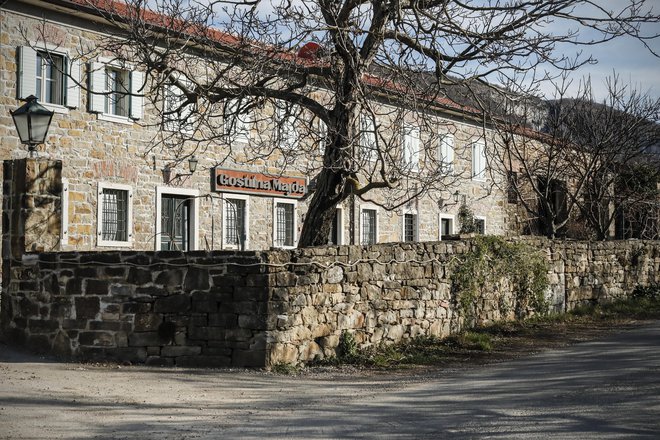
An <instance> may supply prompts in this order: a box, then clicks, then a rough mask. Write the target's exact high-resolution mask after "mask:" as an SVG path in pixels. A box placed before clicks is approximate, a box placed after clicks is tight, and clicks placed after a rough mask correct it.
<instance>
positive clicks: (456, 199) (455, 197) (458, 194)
mask: <svg viewBox="0 0 660 440" xmlns="http://www.w3.org/2000/svg"><path fill="white" fill-rule="evenodd" d="M460 196H461V193H459V192H458V190H456V192H455V193H454V202H456V203H458V199H459V198H460Z"/></svg>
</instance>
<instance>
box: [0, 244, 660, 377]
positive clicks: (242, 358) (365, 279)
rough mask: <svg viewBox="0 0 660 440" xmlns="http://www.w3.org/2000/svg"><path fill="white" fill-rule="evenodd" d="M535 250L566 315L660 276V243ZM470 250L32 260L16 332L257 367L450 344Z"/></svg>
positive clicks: (498, 312)
mask: <svg viewBox="0 0 660 440" xmlns="http://www.w3.org/2000/svg"><path fill="white" fill-rule="evenodd" d="M529 244H530V245H531V246H535V247H537V248H538V249H539V251H540V252H542V253H544V254H545V255H546V256H547V259H548V261H549V274H548V276H549V281H550V287H549V289H548V292H547V299H548V300H549V302H550V304H551V306H552V308H553V310H555V311H564V310H568V309H571V308H573V307H575V306H577V305H581V304H586V303H600V302H607V301H611V300H614V299H618V298H624V297H626V296H627V295H628V294H629V293H630V292H632V291H633V289H634V288H635V287H636V286H645V285H650V284H654V283H658V282H660V244H658V242H645V241H613V242H602V243H587V242H574V241H549V240H532V241H530V242H529ZM471 246H472V242H471V241H470V240H464V241H448V242H435V243H431V242H429V243H412V244H380V245H374V246H367V247H361V246H338V247H319V248H309V249H303V250H274V251H263V252H242V253H241V252H236V253H234V252H227V251H216V252H201V251H200V252H188V253H181V252H135V251H123V252H120V251H114V252H104V253H94V252H82V253H79V252H62V253H47V252H44V253H38V254H34V253H28V254H25V255H24V256H23V257H22V258H21V259H20V260H19V261H16V262H15V264H14V265H13V266H12V267H11V273H10V276H9V281H8V284H7V285H6V288H5V290H4V291H3V298H2V300H3V308H2V311H3V317H2V326H3V335H4V338H5V340H6V341H7V342H9V343H13V344H19V345H25V346H27V347H30V348H31V349H34V350H38V351H41V352H47V353H53V354H57V355H60V356H63V357H67V358H69V357H73V358H78V359H118V360H124V361H131V362H146V363H147V364H157V365H179V366H184V365H185V366H253V367H263V366H270V365H275V364H279V363H298V362H306V361H309V360H312V359H317V358H324V357H327V356H332V355H334V353H335V349H336V347H337V344H338V341H339V338H340V335H341V333H342V332H344V331H348V332H351V333H353V334H354V336H355V339H356V341H358V343H359V345H360V346H362V347H366V346H371V345H378V344H382V343H385V344H387V343H393V342H397V341H401V340H404V339H408V338H413V337H415V336H424V335H428V336H446V335H448V334H450V333H453V332H456V331H459V330H460V329H461V328H462V327H463V325H464V322H465V317H464V316H463V315H462V312H461V309H460V307H459V306H458V305H457V299H456V293H455V289H454V286H453V284H452V267H453V266H452V261H454V260H455V259H456V258H458V257H460V256H461V255H464V254H465V253H467V252H469V251H470V249H471ZM495 282H496V280H494V281H493V283H494V284H495ZM499 286H500V289H503V286H504V285H503V284H502V283H499ZM501 298H505V299H506V301H509V303H508V304H504V305H502V304H501ZM513 301H515V295H514V294H513V292H506V291H498V292H495V291H493V292H490V293H487V294H486V296H485V297H484V298H483V301H481V302H480V304H479V307H478V308H477V310H476V319H477V321H478V322H484V323H485V322H489V321H493V320H499V319H502V318H511V316H510V315H508V314H506V313H503V312H502V310H512V309H514V308H515V304H513V303H512V302H513Z"/></svg>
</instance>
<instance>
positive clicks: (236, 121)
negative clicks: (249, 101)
mask: <svg viewBox="0 0 660 440" xmlns="http://www.w3.org/2000/svg"><path fill="white" fill-rule="evenodd" d="M243 106H245V102H243V101H241V100H240V99H230V100H228V101H226V102H225V110H224V124H223V130H224V134H225V136H226V137H227V138H228V139H230V140H232V141H237V142H243V143H247V142H249V140H250V127H251V123H252V115H251V114H250V112H249V111H248V110H246V109H243Z"/></svg>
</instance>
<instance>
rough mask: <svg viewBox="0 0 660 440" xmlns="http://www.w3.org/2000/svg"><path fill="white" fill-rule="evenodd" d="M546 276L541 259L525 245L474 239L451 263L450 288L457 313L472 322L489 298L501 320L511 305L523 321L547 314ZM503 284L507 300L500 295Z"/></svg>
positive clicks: (540, 256) (502, 290) (490, 238)
mask: <svg viewBox="0 0 660 440" xmlns="http://www.w3.org/2000/svg"><path fill="white" fill-rule="evenodd" d="M547 273H548V263H547V261H546V259H545V257H544V256H543V255H542V254H540V253H539V252H538V251H537V250H535V249H533V248H531V247H529V246H528V245H527V244H525V243H512V242H508V241H506V240H505V239H503V238H501V237H495V236H477V237H475V238H474V240H472V246H471V249H470V251H469V252H467V253H465V254H463V255H462V256H461V257H460V258H458V259H457V260H456V261H455V263H454V264H453V267H452V286H453V287H452V289H453V293H454V295H455V299H456V302H457V304H458V306H459V310H461V312H462V313H463V315H464V317H465V318H466V319H467V320H468V321H472V323H474V322H473V321H474V319H475V317H476V316H477V315H478V313H476V312H477V310H478V308H479V307H483V305H484V303H485V301H487V300H488V298H489V297H490V298H494V299H496V300H495V301H494V302H496V305H497V307H498V308H499V312H500V315H501V317H506V316H507V315H509V314H510V312H511V311H512V310H511V305H513V312H515V316H516V318H524V317H526V316H529V315H532V314H545V313H547V310H548V304H547V301H546V299H545V292H546V290H547V288H548V275H547ZM507 285H509V286H511V291H513V292H514V296H513V297H512V298H509V299H508V300H507V298H504V296H503V293H502V292H505V291H507V290H508V289H505V288H502V287H503V286H507Z"/></svg>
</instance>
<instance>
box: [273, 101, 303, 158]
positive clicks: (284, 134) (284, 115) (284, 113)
mask: <svg viewBox="0 0 660 440" xmlns="http://www.w3.org/2000/svg"><path fill="white" fill-rule="evenodd" d="M297 112H298V108H297V107H296V106H295V105H293V104H291V103H289V102H286V101H275V121H276V124H277V127H276V130H277V143H278V145H279V146H280V148H283V149H288V150H292V149H295V148H296V147H297V146H298V130H297V129H296V114H297Z"/></svg>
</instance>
